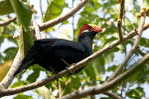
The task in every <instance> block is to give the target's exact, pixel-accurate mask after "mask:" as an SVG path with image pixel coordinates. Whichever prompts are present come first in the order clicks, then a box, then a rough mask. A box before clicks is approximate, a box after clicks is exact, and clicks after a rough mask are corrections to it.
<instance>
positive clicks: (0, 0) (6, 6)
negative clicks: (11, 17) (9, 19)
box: [0, 0, 14, 15]
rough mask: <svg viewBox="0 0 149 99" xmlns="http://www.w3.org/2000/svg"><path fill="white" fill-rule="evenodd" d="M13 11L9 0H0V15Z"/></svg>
mask: <svg viewBox="0 0 149 99" xmlns="http://www.w3.org/2000/svg"><path fill="white" fill-rule="evenodd" d="M12 12H14V11H13V9H12V6H11V4H10V2H9V0H0V15H5V14H10V13H12Z"/></svg>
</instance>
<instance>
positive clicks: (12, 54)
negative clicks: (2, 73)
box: [4, 47, 17, 60]
mask: <svg viewBox="0 0 149 99" xmlns="http://www.w3.org/2000/svg"><path fill="white" fill-rule="evenodd" d="M4 53H5V54H6V56H5V60H10V59H13V58H14V57H15V55H16V53H17V48H15V47H10V48H7V49H6V50H5V51H4Z"/></svg>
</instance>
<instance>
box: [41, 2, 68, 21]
mask: <svg viewBox="0 0 149 99" xmlns="http://www.w3.org/2000/svg"><path fill="white" fill-rule="evenodd" d="M64 7H65V0H51V3H50V4H49V6H48V8H47V11H46V13H45V16H44V19H43V20H44V22H45V21H48V20H51V19H53V18H56V17H58V16H59V15H60V14H61V12H62V11H63V8H64Z"/></svg>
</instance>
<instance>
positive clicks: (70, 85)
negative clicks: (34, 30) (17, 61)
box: [0, 0, 149, 99]
mask: <svg viewBox="0 0 149 99" xmlns="http://www.w3.org/2000/svg"><path fill="white" fill-rule="evenodd" d="M37 1H39V2H40V3H41V1H42V0H41V1H40V0H37ZM45 1H46V0H45ZM23 2H24V3H23ZM142 2H143V0H126V4H125V6H127V7H126V8H125V10H126V11H125V17H124V23H123V35H124V34H128V33H129V32H130V31H132V30H133V29H136V28H137V26H138V23H139V21H138V20H139V18H138V17H137V15H138V13H139V12H140V9H141V8H140V5H141V4H144V5H145V7H148V6H149V1H148V0H144V2H143V3H142ZM30 3H33V2H32V0H28V1H26V0H22V4H23V5H25V6H26V5H28V4H30ZM40 3H33V4H34V6H35V8H34V9H35V10H37V14H36V15H35V20H37V21H38V22H39V23H40V22H46V21H49V20H52V19H54V18H56V17H58V16H60V15H61V14H65V13H66V12H67V11H69V9H70V8H72V7H74V6H75V5H77V4H78V0H47V3H43V2H42V3H41V5H40ZM22 4H21V5H22ZM1 5H2V6H1ZM4 5H6V6H4ZM7 6H9V7H7ZM18 6H19V5H18ZM25 6H24V9H26V8H25ZM119 7H120V0H89V2H88V3H87V4H86V5H85V6H84V8H83V9H81V11H79V12H78V13H77V14H75V15H74V16H73V17H72V18H70V19H69V20H67V21H65V22H63V23H60V24H57V25H56V26H54V27H52V28H49V29H47V30H46V31H44V32H42V33H43V35H46V36H45V37H59V38H65V39H71V40H72V39H73V40H76V39H77V35H78V31H79V28H80V26H82V25H83V24H96V25H100V26H102V27H103V28H105V31H104V32H102V33H101V34H99V35H97V37H96V39H95V40H94V51H97V50H99V49H101V48H103V46H107V45H109V44H111V42H113V41H115V40H117V39H118V29H117V20H118V17H119ZM24 11H28V12H29V15H28V16H29V17H30V16H31V13H30V10H29V9H26V10H24ZM13 12H14V11H13V10H12V8H11V6H10V2H9V0H0V15H1V16H0V21H3V20H6V19H7V18H9V17H14V16H15V14H14V13H13ZM22 16H23V15H22ZM146 23H149V19H148V18H147V19H146ZM26 24H28V23H26ZM18 26H19V24H17V23H16V22H12V23H11V24H9V25H8V26H3V27H0V80H2V78H3V77H4V75H5V74H6V73H7V71H8V69H9V68H10V64H11V62H12V60H13V59H14V57H15V55H16V52H17V50H18V44H17V39H16V38H13V35H15V34H16V33H17V32H18ZM147 32H148V31H147ZM147 32H144V33H143V36H142V38H141V41H140V45H139V48H138V50H137V51H136V52H135V55H133V57H132V58H131V60H130V61H129V64H128V65H127V66H126V68H128V67H129V66H130V64H132V63H135V62H136V61H137V60H138V59H139V58H141V57H142V56H143V55H145V54H146V53H147V52H149V34H148V33H147ZM61 34H63V35H61ZM26 35H27V34H26ZM27 37H28V36H27ZM132 41H133V39H131V40H129V41H126V42H125V43H123V44H121V45H119V46H117V47H116V48H114V49H112V50H110V51H108V52H106V53H104V54H102V55H101V56H100V57H97V58H96V59H95V60H94V61H92V62H90V63H89V64H88V65H89V66H87V67H86V68H85V69H84V70H82V71H81V72H79V73H77V74H75V75H70V76H66V77H63V78H60V79H59V80H58V81H54V82H50V83H49V84H47V85H45V86H43V87H40V88H38V89H35V90H33V91H31V93H29V92H25V93H20V94H17V95H14V96H13V98H14V99H20V98H21V99H35V98H39V97H44V98H45V99H49V98H51V99H53V98H56V97H59V96H62V95H65V94H67V93H70V92H73V91H74V90H76V89H78V88H85V87H87V86H92V85H95V84H101V83H103V81H104V80H105V79H107V78H108V77H109V76H110V75H111V73H112V72H113V71H115V70H116V68H117V67H118V66H119V65H120V64H121V62H122V61H123V59H124V57H125V55H127V53H128V51H129V50H130V48H131V46H132ZM144 67H145V68H143V69H142V70H140V72H138V73H136V74H134V76H133V77H132V78H130V80H129V81H124V84H123V86H120V87H117V88H114V89H112V91H113V92H114V93H117V94H119V95H121V96H123V97H125V98H128V99H143V98H145V97H148V98H149V94H148V92H147V91H149V90H148V89H146V88H147V87H148V88H149V84H148V83H149V64H146V66H144ZM49 75H51V73H49V72H48V71H46V70H45V69H43V68H41V67H40V66H37V65H35V66H32V67H30V68H29V69H28V70H26V71H25V73H22V75H21V76H19V77H16V79H15V81H14V83H13V84H12V85H11V87H18V86H21V85H26V84H29V83H32V82H35V81H37V80H41V79H43V78H45V77H47V76H49ZM99 97H101V99H111V98H110V97H107V96H103V95H97V96H96V98H99ZM5 98H8V97H4V99H5ZM88 98H89V97H88Z"/></svg>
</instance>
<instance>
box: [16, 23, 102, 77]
mask: <svg viewBox="0 0 149 99" xmlns="http://www.w3.org/2000/svg"><path fill="white" fill-rule="evenodd" d="M101 31H102V28H101V27H99V26H95V25H94V26H92V25H88V24H85V25H83V26H82V27H81V28H80V34H79V36H78V41H77V42H74V41H68V40H64V39H41V40H37V41H35V42H34V44H33V46H32V47H31V49H30V50H29V52H28V53H27V55H26V56H25V58H24V59H23V60H22V62H21V64H20V67H19V69H18V70H17V71H16V73H15V75H16V74H18V73H19V72H21V71H22V70H24V69H27V68H28V67H29V66H31V65H33V64H39V65H40V66H42V67H43V68H45V69H47V70H48V71H50V72H53V73H58V72H60V71H62V70H64V69H66V68H68V67H69V65H71V64H73V63H76V62H79V61H81V60H82V59H84V58H86V57H87V56H89V55H91V54H92V41H93V38H94V37H95V35H96V34H97V33H98V32H101Z"/></svg>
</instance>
